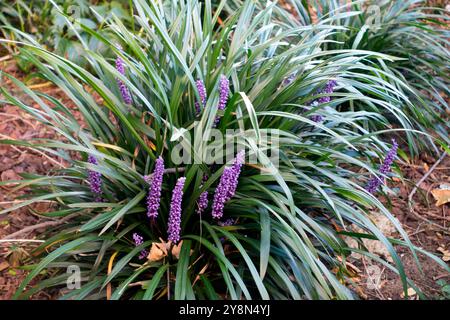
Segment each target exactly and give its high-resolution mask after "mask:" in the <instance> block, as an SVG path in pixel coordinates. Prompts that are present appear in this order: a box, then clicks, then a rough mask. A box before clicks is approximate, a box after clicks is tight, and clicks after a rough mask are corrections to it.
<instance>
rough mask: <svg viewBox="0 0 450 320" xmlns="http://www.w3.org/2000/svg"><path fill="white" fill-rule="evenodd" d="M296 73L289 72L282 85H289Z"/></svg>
mask: <svg viewBox="0 0 450 320" xmlns="http://www.w3.org/2000/svg"><path fill="white" fill-rule="evenodd" d="M296 75H297V73H296V72H294V73H291V74H290V75H289V76H287V77H286V78H285V79H284V80H283V83H282V85H283V86H287V85H290V84H291V83H292V81H294V79H295V76H296Z"/></svg>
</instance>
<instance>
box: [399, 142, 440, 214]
mask: <svg viewBox="0 0 450 320" xmlns="http://www.w3.org/2000/svg"><path fill="white" fill-rule="evenodd" d="M446 155H447V152H445V151H444V153H442V155H441V156H440V157H439V159H438V160H437V161H436V162H435V163H434V164H433V166H432V167H431V168H430V170H428V172H427V173H426V174H424V176H423V177H422V178H421V179H420V180H419V181H418V182H417V183H416V185H415V186H414V188H413V189H412V191H411V193H410V194H409V195H408V207H409V211H410V212H412V211H413V210H412V206H411V203H412V197H413V196H414V194H415V193H416V191H417V189H418V188H419V186H420V185H421V184H422V182H424V181H425V180H426V179H427V178H428V176H429V175H430V174H431V172H433V170H434V169H435V168H436V167H437V166H438V165H439V163H441V161H442V160H444V158H445V156H446Z"/></svg>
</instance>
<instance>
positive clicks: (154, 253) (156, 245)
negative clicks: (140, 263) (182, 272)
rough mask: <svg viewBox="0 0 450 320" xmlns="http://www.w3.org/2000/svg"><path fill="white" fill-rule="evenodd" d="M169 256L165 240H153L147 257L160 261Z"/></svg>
mask: <svg viewBox="0 0 450 320" xmlns="http://www.w3.org/2000/svg"><path fill="white" fill-rule="evenodd" d="M166 256H167V244H166V243H165V242H153V243H152V247H151V249H150V253H149V254H148V256H147V259H148V260H150V261H159V260H161V259H162V258H164V257H166Z"/></svg>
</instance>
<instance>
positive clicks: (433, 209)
mask: <svg viewBox="0 0 450 320" xmlns="http://www.w3.org/2000/svg"><path fill="white" fill-rule="evenodd" d="M0 70H2V71H4V72H6V73H8V74H11V75H13V76H15V77H17V78H19V79H21V80H24V78H25V77H24V74H23V73H22V72H21V71H20V70H19V69H18V68H17V66H16V65H15V63H14V62H13V60H5V59H3V61H1V59H0ZM0 84H1V86H2V87H5V88H7V89H8V90H13V93H14V94H19V95H20V92H14V90H15V89H14V87H13V86H12V84H11V81H9V80H6V81H5V79H3V82H0ZM27 84H29V83H27ZM31 85H32V86H34V87H35V88H38V90H39V91H42V92H45V93H47V94H50V95H52V96H54V97H56V98H57V99H59V100H61V101H62V102H63V103H64V104H65V105H67V106H69V107H71V108H72V107H73V104H72V102H71V101H70V100H69V99H68V98H67V97H65V96H64V95H63V93H62V92H61V91H60V90H59V89H58V88H56V87H54V86H52V85H48V84H46V83H33V84H31ZM2 98H3V97H2V96H1V95H0V139H18V140H30V139H32V138H56V135H55V133H54V132H52V131H50V130H49V129H48V128H46V127H45V126H43V125H42V124H40V123H39V122H37V121H35V120H33V119H32V117H31V116H29V115H28V114H27V113H26V112H25V111H23V110H21V109H19V108H18V107H14V106H11V105H7V104H6V105H5V104H3V105H2V104H1V100H2ZM73 109H75V108H73ZM74 114H75V115H76V117H77V119H80V116H79V114H78V113H77V112H76V111H75V110H74ZM80 121H81V120H80ZM435 162H436V158H435V157H433V156H430V155H422V156H421V157H419V158H416V159H411V160H410V163H398V166H399V169H400V171H401V172H402V174H403V176H404V178H405V179H404V180H400V179H396V181H391V182H390V184H391V185H390V187H391V188H392V189H393V190H395V191H396V194H395V195H390V197H389V198H386V197H383V196H380V200H382V201H383V202H384V203H385V204H386V206H387V207H388V208H389V209H390V210H391V212H392V213H393V215H394V216H395V217H396V218H397V219H398V220H399V221H400V223H401V224H402V226H403V228H404V230H405V231H406V232H407V233H408V235H409V237H410V239H411V241H412V243H413V244H414V245H416V246H419V247H421V248H423V249H425V250H427V251H429V252H431V253H433V254H435V255H437V256H438V257H442V256H443V254H442V252H441V251H439V250H441V249H442V250H450V236H449V227H448V226H449V225H450V210H449V204H444V205H442V206H439V207H437V206H436V205H435V200H434V199H433V197H432V195H431V193H430V190H432V189H434V188H438V187H439V185H440V184H443V183H447V184H450V176H449V175H450V156H447V157H446V158H444V160H443V161H442V162H441V163H440V164H439V165H438V166H437V167H436V168H435V169H434V170H433V171H432V172H431V174H430V175H429V176H428V178H427V179H426V180H425V181H424V182H423V183H421V185H420V186H419V188H418V190H417V192H416V193H415V195H414V197H413V200H414V204H413V207H412V208H413V211H412V212H413V213H411V212H410V210H409V209H408V195H409V194H410V193H411V190H412V189H413V187H414V184H415V183H416V182H418V181H419V180H420V179H421V178H422V177H423V176H424V175H425V174H427V171H428V170H430V168H431V167H432V165H433V164H434V163H435ZM65 165H66V164H65V163H64V162H62V161H61V160H60V159H54V158H52V157H49V156H48V155H45V154H40V153H37V152H36V151H32V150H30V149H28V148H24V147H15V146H7V145H0V180H1V181H7V180H15V179H21V177H20V176H19V174H20V173H38V174H45V173H46V172H49V170H50V169H53V168H56V167H61V166H65ZM26 192H27V190H26V189H23V190H14V185H8V186H6V185H1V184H0V208H7V207H9V206H11V205H12V203H14V202H15V201H20V198H19V197H20V196H23V195H24V194H26ZM50 205H51V204H50V203H40V204H38V205H34V206H31V207H25V208H22V209H19V210H15V211H13V212H10V213H8V214H6V215H4V216H0V239H3V238H4V237H5V236H7V235H9V234H12V233H14V232H16V231H18V230H21V229H23V228H24V227H27V226H32V225H36V224H38V223H41V222H43V221H48V219H45V218H42V216H40V215H38V214H37V213H39V212H45V211H46V210H48V209H49V206H50ZM419 217H420V218H419ZM44 231H45V230H41V229H36V230H33V231H32V232H29V233H25V234H22V235H21V236H20V238H22V239H32V240H33V239H34V240H35V239H36V238H37V237H38V235H39V234H41V233H42V232H44ZM394 236H395V235H394ZM38 241H39V240H38ZM37 245H39V242H15V243H6V242H0V300H2V299H10V298H11V297H12V295H13V294H14V292H15V290H16V289H17V287H18V286H19V284H20V282H21V281H22V280H23V279H24V277H25V276H26V272H25V271H23V270H21V269H19V267H20V265H21V262H22V261H23V259H24V258H25V257H26V256H27V255H28V252H29V251H30V249H32V248H33V247H35V246H37ZM438 248H440V249H439V250H438ZM398 252H399V254H400V256H401V259H402V261H403V263H404V266H405V269H406V273H407V274H408V276H409V277H410V278H411V279H412V280H413V281H414V282H415V283H416V284H417V286H418V287H419V288H420V289H421V290H422V291H423V292H424V293H425V294H426V295H427V296H428V297H430V298H434V299H440V298H442V297H443V293H442V290H441V287H440V285H439V284H437V281H438V280H443V281H446V282H447V283H449V282H450V275H449V274H448V273H446V272H445V270H443V269H442V268H441V267H439V266H437V264H436V263H435V262H434V261H432V260H431V259H429V258H425V257H423V256H420V257H419V259H420V262H421V264H422V268H423V272H420V271H419V269H418V268H417V266H416V264H415V262H414V259H413V257H412V254H411V253H410V252H408V250H406V249H404V248H398ZM373 265H376V266H377V268H378V270H379V271H380V272H381V278H380V283H379V285H377V286H367V285H365V284H366V283H367V279H368V274H370V273H371V272H372V271H371V270H373V268H372V269H371V266H373ZM353 266H354V267H355V270H357V272H356V276H355V282H356V285H355V288H356V292H358V294H359V295H360V297H361V298H363V299H401V298H403V296H402V292H403V288H402V284H401V281H400V279H399V277H398V276H397V275H396V274H395V273H394V272H392V271H390V270H387V269H386V268H384V267H383V266H381V265H377V264H376V263H374V262H370V261H367V260H362V259H355V260H354V261H353ZM372 287H374V288H373V289H372ZM55 297H56V296H55V294H53V293H51V294H50V293H48V292H45V291H42V292H39V293H37V294H35V295H34V296H33V297H32V298H33V299H54V298H55ZM416 297H417V296H416V295H414V294H412V298H411V299H415V298H416Z"/></svg>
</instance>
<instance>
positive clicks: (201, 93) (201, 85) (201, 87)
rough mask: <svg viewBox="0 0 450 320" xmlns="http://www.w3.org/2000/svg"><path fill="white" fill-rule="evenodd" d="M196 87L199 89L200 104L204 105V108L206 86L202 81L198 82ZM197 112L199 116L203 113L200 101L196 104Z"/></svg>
mask: <svg viewBox="0 0 450 320" xmlns="http://www.w3.org/2000/svg"><path fill="white" fill-rule="evenodd" d="M195 86H196V87H197V91H198V95H199V96H200V102H201V104H202V107H204V106H205V104H206V88H205V84H204V83H203V81H202V80H197V81H196V82H195ZM195 110H196V112H197V114H199V113H200V112H201V108H200V103H199V102H198V101H197V102H195Z"/></svg>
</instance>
